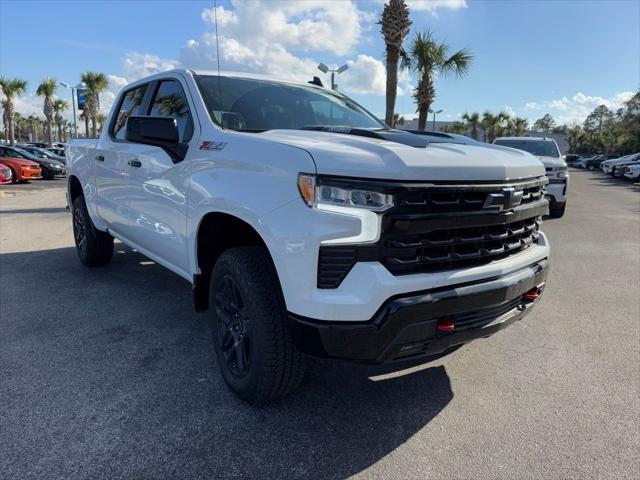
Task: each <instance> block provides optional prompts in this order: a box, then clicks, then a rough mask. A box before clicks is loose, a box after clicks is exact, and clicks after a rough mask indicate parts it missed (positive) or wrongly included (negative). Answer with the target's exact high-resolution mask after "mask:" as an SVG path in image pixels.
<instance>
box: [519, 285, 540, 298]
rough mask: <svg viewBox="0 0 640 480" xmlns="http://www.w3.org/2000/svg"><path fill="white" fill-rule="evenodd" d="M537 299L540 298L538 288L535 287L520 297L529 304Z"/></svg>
mask: <svg viewBox="0 0 640 480" xmlns="http://www.w3.org/2000/svg"><path fill="white" fill-rule="evenodd" d="M538 297H540V292H538V288H537V287H536V288H532V289H531V290H529V291H528V292H527V293H525V294H524V295H522V298H524V299H525V300H527V301H529V302H533V301H534V300H537V299H538Z"/></svg>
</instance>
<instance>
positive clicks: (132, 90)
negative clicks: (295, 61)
mask: <svg viewBox="0 0 640 480" xmlns="http://www.w3.org/2000/svg"><path fill="white" fill-rule="evenodd" d="M462 138H464V137H458V136H450V135H446V134H428V133H427V134H424V132H423V134H418V133H412V132H407V131H401V130H393V129H389V128H388V127H387V126H386V125H384V124H383V123H381V122H380V121H379V120H377V119H376V118H375V117H374V116H373V115H371V114H370V113H369V112H367V111H366V110H365V109H363V108H362V107H361V106H359V105H358V104H356V103H355V102H354V101H352V100H350V99H349V98H347V97H345V96H344V95H342V94H340V93H338V92H335V91H332V90H329V89H325V88H323V87H322V86H321V85H319V82H318V81H317V80H314V82H309V83H293V82H286V81H279V80H276V79H273V78H269V77H263V76H258V75H248V74H227V73H223V74H221V75H218V74H216V73H211V72H197V71H191V70H173V71H169V72H165V73H161V74H156V75H154V76H151V77H148V78H145V79H143V80H139V81H137V82H135V83H132V84H131V85H129V86H127V87H126V88H125V89H124V90H123V91H122V92H121V93H120V95H119V96H118V98H117V99H116V102H115V103H114V107H113V109H112V111H111V114H110V115H109V118H108V121H107V123H106V124H105V127H104V129H103V132H102V135H101V137H100V138H99V139H98V140H95V141H92V142H88V141H84V142H83V141H78V142H71V144H70V145H69V147H68V151H67V159H68V200H69V203H70V205H72V211H73V232H74V237H75V242H76V246H77V251H78V255H79V257H80V260H81V261H82V263H84V264H85V265H87V266H89V267H100V266H104V265H106V264H108V263H109V261H110V259H111V256H112V253H113V239H114V238H117V239H119V240H121V241H122V242H124V243H125V244H127V245H129V246H131V247H133V248H134V249H136V250H137V251H139V252H141V253H143V254H144V255H146V256H148V257H149V258H150V259H152V260H154V261H156V262H157V263H159V264H161V265H163V266H165V267H167V268H168V269H170V270H172V271H173V272H175V273H176V274H178V275H180V276H182V277H184V278H185V279H187V280H188V281H189V282H190V283H192V285H193V292H194V303H195V308H196V309H197V310H198V311H208V318H209V319H210V323H211V327H212V332H213V343H214V347H215V351H216V356H217V359H218V365H219V367H220V370H221V373H222V375H223V377H224V379H225V381H226V382H227V384H228V385H229V387H230V388H231V389H232V390H233V391H234V392H235V393H236V394H237V395H238V396H239V397H240V398H241V399H243V400H245V401H247V402H250V403H261V402H266V401H269V400H272V399H275V398H277V397H280V396H282V395H284V394H286V393H287V392H289V391H291V390H292V389H293V388H294V387H295V386H296V385H297V384H298V383H299V382H300V380H301V378H302V375H303V373H304V363H305V355H307V354H310V355H317V356H322V357H329V358H340V359H350V360H354V361H358V362H373V363H382V362H393V361H400V360H405V359H419V358H421V357H425V358H428V357H429V356H432V355H434V354H444V353H447V352H449V351H450V350H452V349H453V348H455V347H456V346H458V345H461V344H463V343H466V342H469V341H470V340H473V339H475V338H480V337H486V336H489V335H491V334H493V333H495V332H497V331H499V330H501V329H502V328H504V327H505V326H507V325H509V324H511V323H513V322H514V321H515V320H518V319H520V318H522V317H523V316H524V315H525V314H526V313H527V312H528V311H529V310H530V309H531V307H532V305H534V304H535V302H536V299H537V298H538V297H539V295H540V294H541V292H542V289H543V288H544V285H545V279H546V275H547V271H548V257H549V246H548V243H547V239H546V237H545V235H544V234H543V233H542V232H541V231H540V220H541V218H542V216H543V215H545V214H547V212H548V200H547V199H545V192H544V188H545V185H546V183H547V178H546V177H545V169H544V166H543V165H542V164H541V163H540V161H538V160H537V159H536V158H535V157H533V156H532V155H530V154H528V153H526V152H521V151H518V150H514V149H509V148H504V147H499V146H493V145H484V144H480V143H477V142H474V141H472V140H469V139H467V140H463V139H462Z"/></svg>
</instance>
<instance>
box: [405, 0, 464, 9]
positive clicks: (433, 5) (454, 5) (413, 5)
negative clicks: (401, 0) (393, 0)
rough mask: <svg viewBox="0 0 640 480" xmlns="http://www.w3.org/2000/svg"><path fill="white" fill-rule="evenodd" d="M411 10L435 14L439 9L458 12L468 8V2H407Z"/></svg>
mask: <svg viewBox="0 0 640 480" xmlns="http://www.w3.org/2000/svg"><path fill="white" fill-rule="evenodd" d="M407 5H408V6H409V10H413V11H416V12H435V11H436V10H437V9H439V8H440V9H449V10H458V9H460V8H467V2H466V0H407Z"/></svg>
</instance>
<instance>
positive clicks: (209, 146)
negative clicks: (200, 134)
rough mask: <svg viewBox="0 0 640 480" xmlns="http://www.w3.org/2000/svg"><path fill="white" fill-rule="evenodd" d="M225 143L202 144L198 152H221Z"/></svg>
mask: <svg viewBox="0 0 640 480" xmlns="http://www.w3.org/2000/svg"><path fill="white" fill-rule="evenodd" d="M226 146H227V142H202V145H200V150H223V149H224V147H226Z"/></svg>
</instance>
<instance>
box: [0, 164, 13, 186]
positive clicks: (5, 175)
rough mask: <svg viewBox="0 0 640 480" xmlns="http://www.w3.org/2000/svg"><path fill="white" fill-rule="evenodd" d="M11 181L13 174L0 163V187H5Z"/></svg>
mask: <svg viewBox="0 0 640 480" xmlns="http://www.w3.org/2000/svg"><path fill="white" fill-rule="evenodd" d="M12 180H13V173H11V169H10V168H9V167H7V166H6V165H4V164H2V163H0V185H6V184H7V183H11V181H12Z"/></svg>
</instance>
